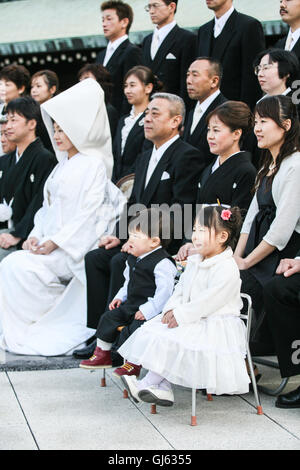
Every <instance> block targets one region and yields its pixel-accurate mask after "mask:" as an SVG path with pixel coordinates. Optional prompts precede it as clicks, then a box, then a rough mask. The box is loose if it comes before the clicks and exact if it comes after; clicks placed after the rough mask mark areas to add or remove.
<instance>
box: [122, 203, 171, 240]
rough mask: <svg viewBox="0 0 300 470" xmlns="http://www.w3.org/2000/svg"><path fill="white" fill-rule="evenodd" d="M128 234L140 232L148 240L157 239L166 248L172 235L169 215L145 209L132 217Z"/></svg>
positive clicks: (157, 210) (160, 211)
mask: <svg viewBox="0 0 300 470" xmlns="http://www.w3.org/2000/svg"><path fill="white" fill-rule="evenodd" d="M128 230H129V232H141V233H143V234H145V235H147V237H149V238H154V237H158V238H159V239H160V242H161V243H160V244H161V246H162V247H163V248H166V247H167V246H168V245H169V244H170V242H171V240H172V235H173V223H172V217H171V213H170V212H169V211H167V210H161V209H154V208H151V209H145V210H142V211H141V212H139V213H138V214H137V215H136V216H135V217H133V218H132V219H131V220H130V222H129V226H128Z"/></svg>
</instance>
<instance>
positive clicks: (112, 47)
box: [103, 34, 128, 67]
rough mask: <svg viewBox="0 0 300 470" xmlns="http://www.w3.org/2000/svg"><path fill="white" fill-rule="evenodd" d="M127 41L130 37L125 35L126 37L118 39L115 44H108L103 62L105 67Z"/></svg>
mask: <svg viewBox="0 0 300 470" xmlns="http://www.w3.org/2000/svg"><path fill="white" fill-rule="evenodd" d="M126 39H128V35H127V34H124V36H121V37H120V38H119V39H116V40H115V41H113V42H111V41H109V43H108V44H107V48H106V53H105V57H104V61H103V65H104V67H105V66H106V65H107V63H108V62H109V60H110V58H111V56H112V55H113V54H114V53H115V51H116V50H117V49H118V47H119V46H120V45H121V44H122V43H123V42H124V41H126Z"/></svg>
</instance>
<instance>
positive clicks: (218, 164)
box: [211, 150, 245, 173]
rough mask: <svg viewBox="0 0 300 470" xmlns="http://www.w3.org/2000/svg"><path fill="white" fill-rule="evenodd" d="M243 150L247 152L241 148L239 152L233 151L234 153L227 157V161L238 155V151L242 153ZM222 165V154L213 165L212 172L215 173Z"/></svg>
mask: <svg viewBox="0 0 300 470" xmlns="http://www.w3.org/2000/svg"><path fill="white" fill-rule="evenodd" d="M242 152H245V150H239V151H238V152H235V153H233V154H232V155H230V157H228V158H226V160H225V162H227V160H229V158H231V157H233V156H234V155H237V154H238V153H242ZM225 162H224V163H225ZM220 166H221V165H220V156H218V158H217V160H216V161H215V163H214V164H213V166H212V169H211V172H212V173H214V171H216V170H217V169H218V168H219V167H220Z"/></svg>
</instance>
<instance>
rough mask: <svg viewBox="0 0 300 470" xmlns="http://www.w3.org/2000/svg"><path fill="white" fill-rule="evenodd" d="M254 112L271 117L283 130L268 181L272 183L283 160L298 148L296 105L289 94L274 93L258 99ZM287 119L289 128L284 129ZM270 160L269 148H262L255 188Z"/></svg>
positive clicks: (299, 128) (298, 126) (299, 132)
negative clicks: (274, 164)
mask: <svg viewBox="0 0 300 470" xmlns="http://www.w3.org/2000/svg"><path fill="white" fill-rule="evenodd" d="M254 113H257V114H258V115H259V116H260V117H261V118H269V119H272V120H273V121H274V122H275V123H276V124H277V126H279V127H280V128H281V129H283V130H284V131H285V134H284V141H283V144H282V145H281V147H280V150H279V154H278V156H277V158H276V166H275V169H274V171H273V173H272V175H271V176H270V178H269V182H268V184H269V185H272V182H273V180H274V177H275V175H276V174H277V173H278V171H279V169H280V166H281V163H282V162H283V160H285V159H286V158H287V157H289V156H290V155H291V154H292V153H294V152H295V151H299V150H300V124H299V118H298V112H297V107H296V106H295V105H294V103H293V102H292V99H291V98H290V97H289V96H284V95H276V96H269V97H266V98H263V99H262V100H261V101H259V102H258V103H257V105H256V107H255V110H254ZM287 119H290V121H291V126H290V129H289V130H286V128H285V126H284V124H285V121H286V120H287ZM272 162H273V157H272V154H271V152H270V150H269V149H264V150H263V152H262V156H261V160H260V170H259V172H258V174H257V177H256V181H255V189H257V188H258V187H259V186H260V184H261V182H262V180H263V178H264V177H265V176H266V175H267V174H268V173H269V166H270V164H271V163H272Z"/></svg>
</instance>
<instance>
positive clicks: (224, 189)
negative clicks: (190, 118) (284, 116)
mask: <svg viewBox="0 0 300 470" xmlns="http://www.w3.org/2000/svg"><path fill="white" fill-rule="evenodd" d="M207 123H208V130H207V141H208V144H209V148H210V151H211V153H213V154H215V155H216V157H215V158H214V159H213V161H212V162H211V164H210V165H209V166H208V167H206V168H205V169H204V171H203V173H202V174H201V177H200V182H199V184H198V193H197V204H214V205H216V204H218V203H220V204H222V206H224V205H228V206H237V207H239V208H240V209H241V212H242V214H243V215H245V214H246V212H247V210H248V207H249V205H250V202H251V197H252V196H251V190H252V188H253V185H254V182H255V177H256V170H255V168H254V166H253V165H252V163H251V154H250V153H249V152H244V151H241V145H242V142H243V140H244V138H245V136H246V135H247V134H248V132H249V131H250V130H252V126H253V115H252V113H251V111H250V109H249V107H248V106H247V105H246V104H245V103H242V102H240V101H227V102H225V103H223V104H222V105H220V106H218V107H217V108H216V109H214V110H213V111H212V112H211V113H210V114H209V115H208V117H207ZM192 250H193V246H192V243H190V242H188V243H185V244H184V245H183V246H182V247H181V248H180V250H179V252H178V254H177V259H178V261H183V260H185V259H186V258H187V256H189V255H190V254H192Z"/></svg>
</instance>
